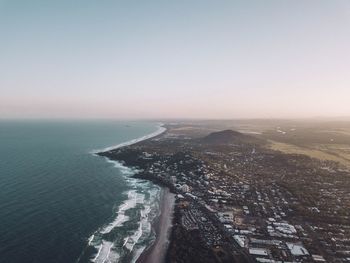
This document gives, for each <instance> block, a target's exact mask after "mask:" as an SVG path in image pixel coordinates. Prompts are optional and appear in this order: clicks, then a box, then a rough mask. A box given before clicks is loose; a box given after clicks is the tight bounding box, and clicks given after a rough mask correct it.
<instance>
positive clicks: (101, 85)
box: [0, 0, 350, 119]
mask: <svg viewBox="0 0 350 263" xmlns="http://www.w3.org/2000/svg"><path fill="white" fill-rule="evenodd" d="M333 116H334V117H335V116H336V117H339V116H350V1H348V0H344V1H341V0H331V1H330V0H328V1H323V0H308V1H304V0H299V1H298V0H297V1H296V0H285V1H280V0H274V1H272V0H264V1H261V0H256V1H248V0H241V1H238V0H237V1H234V0H231V1H220V0H218V1H214V0H210V1H209V0H197V1H194V0H176V1H167V0H163V1H160V0H158V1H155V0H149V1H145V0H140V1H137V0H125V1H118V0H114V1H112V0H102V1H97V0H94V1H92V0H75V1H71V0H57V1H50V0H31V1H28V0H22V1H19V0H0V118H210V119H212V118H218V119H221V118H225V119H227V118H299V117H301V118H308V117H333Z"/></svg>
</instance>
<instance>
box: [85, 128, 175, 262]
mask: <svg viewBox="0 0 350 263" xmlns="http://www.w3.org/2000/svg"><path fill="white" fill-rule="evenodd" d="M165 131H166V128H165V127H163V124H162V123H159V124H158V129H157V130H156V131H155V132H153V133H150V134H147V135H145V136H142V137H140V138H136V139H133V140H130V141H127V142H124V143H120V144H117V145H114V146H110V147H107V148H104V149H100V150H95V151H93V152H92V154H94V155H100V154H101V153H104V152H108V151H111V150H115V149H118V148H121V147H126V146H130V145H132V144H136V143H138V142H141V141H144V140H148V139H151V138H154V137H156V136H159V135H161V134H162V133H164V132H165ZM106 159H107V161H108V162H113V163H114V165H115V166H116V167H117V168H118V169H119V170H121V171H122V173H123V174H124V176H125V178H126V180H127V181H128V182H132V184H133V185H134V186H136V187H140V186H141V185H142V184H143V182H140V181H139V179H136V178H134V177H133V175H134V174H135V173H136V171H135V170H134V169H133V168H131V167H127V166H125V165H123V164H122V163H120V162H118V161H115V160H111V159H109V158H106ZM151 184H153V183H151ZM141 187H142V186H141ZM155 187H159V186H158V185H155ZM133 189H135V188H133ZM158 189H159V188H158ZM150 191H152V190H150ZM158 193H159V194H160V196H159V201H158V203H159V207H158V209H159V211H158V213H157V215H156V216H155V217H153V216H152V215H151V214H150V211H151V206H150V204H146V203H144V202H145V201H146V200H144V199H142V200H140V201H139V202H137V201H136V197H135V196H134V195H132V194H136V195H137V193H136V190H131V191H129V192H128V198H127V200H125V201H124V202H123V203H122V204H121V205H120V207H119V208H118V212H117V217H116V218H115V219H114V221H113V222H110V223H109V224H107V225H105V226H103V227H102V228H101V229H99V230H98V231H96V232H95V233H94V234H93V235H92V236H91V237H90V238H89V242H88V245H89V246H94V247H95V249H97V254H95V256H94V258H93V259H92V262H104V261H105V260H107V259H108V260H111V259H112V260H114V261H115V262H118V261H119V260H120V259H121V258H120V254H119V253H114V252H113V249H112V248H113V243H111V242H108V241H107V240H103V239H102V236H103V235H104V234H109V233H110V232H111V231H112V230H113V229H115V228H118V227H121V226H122V225H123V224H124V223H126V222H128V221H129V220H130V218H129V217H128V216H126V215H125V211H127V210H128V209H129V208H135V206H136V205H137V204H141V205H145V208H144V209H143V210H142V211H141V215H142V214H143V215H142V218H141V221H140V222H139V223H140V225H139V229H138V230H137V231H136V232H135V233H134V235H133V236H127V237H125V242H124V245H123V247H125V248H126V249H128V250H129V251H130V253H132V254H133V256H132V259H131V262H141V263H143V262H152V263H153V262H162V261H163V259H164V256H165V252H166V251H165V250H166V246H167V244H168V242H169V241H168V232H169V231H170V228H171V222H172V213H173V204H174V196H173V194H171V193H170V192H169V191H168V190H167V189H165V188H160V192H159V190H158ZM150 194H151V193H150ZM159 194H158V195H159ZM130 195H132V196H130ZM141 195H142V194H141ZM151 195H152V194H151ZM143 198H144V197H143ZM154 198H155V197H154ZM153 200H155V199H153ZM153 210H154V207H153ZM147 225H149V230H148V231H151V232H152V233H153V235H155V237H154V240H153V241H152V242H151V243H148V244H147V245H142V246H141V247H140V246H137V247H135V248H134V246H135V245H136V244H137V243H138V242H139V241H140V240H139V239H140V238H141V236H142V233H143V228H145V227H147V228H148V226H147ZM148 231H147V232H148ZM96 235H97V236H99V238H101V239H102V243H100V244H96V243H95V242H93V241H94V239H96ZM133 240H134V241H133ZM130 241H133V242H132V243H130ZM141 242H142V238H141ZM94 243H95V244H94ZM129 243H130V244H129Z"/></svg>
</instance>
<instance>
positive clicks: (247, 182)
mask: <svg viewBox="0 0 350 263" xmlns="http://www.w3.org/2000/svg"><path fill="white" fill-rule="evenodd" d="M166 128H167V131H166V132H164V133H163V134H161V135H159V136H156V137H154V138H151V139H148V140H145V141H142V142H139V143H136V144H133V145H130V146H126V147H122V148H118V149H114V150H110V151H107V152H103V153H99V154H100V155H102V156H105V157H108V158H110V159H113V160H117V161H120V162H122V163H123V164H125V165H127V166H131V167H135V168H137V169H138V173H136V175H135V177H137V178H140V179H144V180H151V181H153V182H154V183H156V184H159V185H161V186H164V187H167V188H169V189H170V191H171V192H173V193H174V194H176V201H175V208H174V216H173V227H172V229H171V233H170V244H169V246H168V250H167V253H166V262H261V263H277V262H337V263H338V262H339V263H340V262H350V180H349V179H350V172H349V170H348V169H347V168H346V167H344V166H341V165H339V164H338V163H336V162H332V161H324V160H318V159H313V158H310V157H308V156H306V155H300V154H284V153H281V152H279V151H275V150H272V149H269V148H268V147H265V146H266V144H267V142H266V141H265V140H263V139H262V138H258V137H255V136H252V135H247V134H243V133H240V132H237V131H233V130H223V131H218V132H212V133H209V134H207V135H204V136H202V135H197V136H194V135H193V133H191V132H188V130H186V129H183V127H181V125H177V124H168V125H167V126H166Z"/></svg>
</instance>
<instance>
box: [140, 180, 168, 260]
mask: <svg viewBox="0 0 350 263" xmlns="http://www.w3.org/2000/svg"><path fill="white" fill-rule="evenodd" d="M174 205H175V194H173V193H171V192H170V190H169V188H167V187H161V199H160V215H159V216H158V217H157V218H156V219H155V220H154V221H153V222H152V228H153V229H154V230H155V232H156V239H155V241H154V242H153V243H152V244H150V245H149V246H148V247H147V248H146V249H145V250H144V251H143V252H142V253H141V255H140V256H139V258H138V259H137V260H136V263H163V262H164V260H165V256H166V253H167V247H168V245H169V243H170V239H169V238H170V232H171V229H172V226H173V224H172V221H173V216H174Z"/></svg>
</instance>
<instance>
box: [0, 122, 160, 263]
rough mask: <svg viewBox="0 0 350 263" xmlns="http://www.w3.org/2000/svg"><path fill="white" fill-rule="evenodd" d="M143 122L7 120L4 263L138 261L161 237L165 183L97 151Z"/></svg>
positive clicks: (145, 129)
mask: <svg viewBox="0 0 350 263" xmlns="http://www.w3.org/2000/svg"><path fill="white" fill-rule="evenodd" d="M157 129H159V127H158V126H157V123H152V122H141V121H133V122H132V121H106V120H103V121H101V120H99V121H76V120H75V121H38V120H31V121H19V120H15V121H14V120H9V121H8V120H3V121H0V262H6V263H17V262H18V263H19V262H20V263H31V262H33V263H34V262H35V263H50V262H60V263H61V262H63V263H69V262H77V263H78V262H133V261H135V260H136V259H137V257H138V256H139V255H140V254H141V253H142V251H143V250H144V249H145V247H147V245H149V244H150V243H151V242H152V241H153V240H154V238H155V234H154V231H153V230H152V227H151V222H152V220H154V218H155V217H156V216H157V215H158V214H159V208H158V207H159V195H160V189H159V187H157V186H155V185H153V184H152V183H150V182H146V181H141V180H138V179H134V178H132V177H131V176H132V174H133V173H134V171H133V170H132V169H130V168H127V167H124V166H122V165H121V164H119V163H117V162H112V161H109V160H107V159H105V158H103V157H99V156H96V155H95V154H94V152H96V150H99V149H105V148H108V147H110V146H113V145H118V144H120V143H123V142H128V141H130V140H133V139H135V138H140V137H143V136H145V135H147V134H150V133H153V132H155V131H156V130H157Z"/></svg>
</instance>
